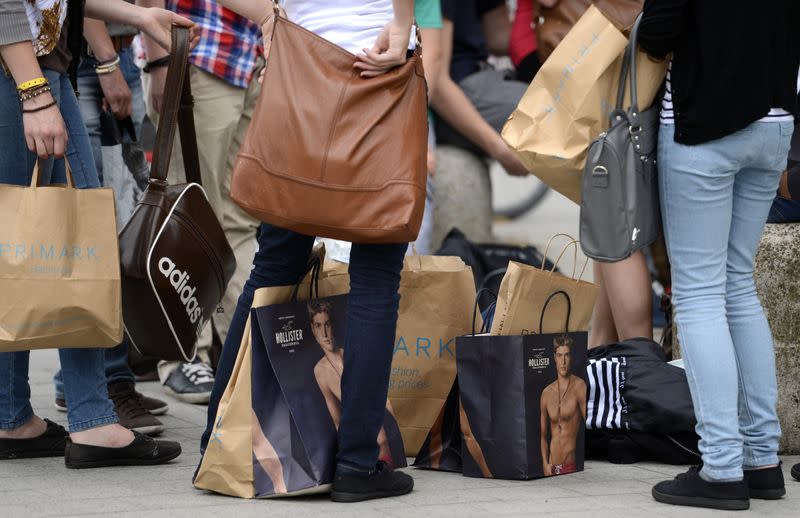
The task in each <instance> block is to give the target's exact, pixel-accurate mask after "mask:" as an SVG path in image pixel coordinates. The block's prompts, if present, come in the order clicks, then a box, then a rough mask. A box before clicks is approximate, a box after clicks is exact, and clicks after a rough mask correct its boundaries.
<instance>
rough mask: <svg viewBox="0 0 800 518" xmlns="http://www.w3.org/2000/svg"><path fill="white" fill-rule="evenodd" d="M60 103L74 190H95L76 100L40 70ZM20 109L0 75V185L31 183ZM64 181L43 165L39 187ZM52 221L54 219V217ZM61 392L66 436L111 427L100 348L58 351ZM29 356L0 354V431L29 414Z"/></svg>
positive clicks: (11, 85) (9, 82) (31, 159)
mask: <svg viewBox="0 0 800 518" xmlns="http://www.w3.org/2000/svg"><path fill="white" fill-rule="evenodd" d="M43 72H44V75H45V77H46V78H47V79H48V81H49V82H50V87H51V88H52V94H53V97H54V98H55V100H56V101H57V102H58V104H59V108H60V109H61V115H62V117H63V119H64V123H65V125H66V127H67V132H68V133H69V140H68V142H67V158H68V159H69V163H70V166H71V167H72V175H73V178H74V180H75V186H76V187H78V188H92V187H99V181H98V178H97V171H96V169H95V166H94V159H93V157H92V150H91V147H90V145H89V139H88V136H87V134H86V127H85V126H84V124H83V120H82V119H81V113H80V110H79V109H78V101H77V100H76V98H75V92H73V90H72V85H70V82H69V79H68V78H67V76H66V74H59V73H57V72H54V71H52V70H47V69H44V70H43ZM22 124H23V123H22V111H21V107H20V103H19V100H18V98H17V93H16V84H15V82H14V79H13V78H12V77H10V76H8V75H6V74H4V73H2V72H0V143H1V144H2V145H0V183H9V184H14V185H30V182H31V173H32V171H33V166H34V164H35V163H36V155H34V154H33V153H31V152H30V151H28V147H27V145H26V144H25V135H24V133H23V125H22ZM51 178H52V179H53V181H54V182H58V183H63V182H64V179H65V178H66V177H65V170H64V162H63V160H59V161H57V162H55V165H54V164H53V160H48V163H46V164H45V166H44V167H43V171H42V174H41V179H40V181H41V183H42V184H46V183H48V182H49V181H50V179H51ZM53 217H58V215H57V214H54V215H53ZM58 352H59V358H60V360H61V370H62V373H63V377H64V391H65V394H66V398H67V400H68V401H69V402H70V403H69V409H68V411H67V419H68V421H69V430H70V432H79V431H82V430H87V429H89V428H94V427H97V426H103V425H106V424H111V423H116V422H117V416H116V414H114V405H113V404H112V403H111V401H110V400H109V399H108V390H107V389H106V375H105V369H104V367H103V356H104V355H103V349H59V351H58ZM29 359H30V352H28V351H22V352H15V353H0V429H4V430H6V429H14V428H19V427H20V426H22V425H23V424H25V423H26V422H27V421H29V420H30V419H31V417H32V416H33V408H32V407H31V403H30V398H31V389H30V385H29V384H28V367H29Z"/></svg>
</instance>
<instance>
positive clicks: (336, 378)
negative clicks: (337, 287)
mask: <svg viewBox="0 0 800 518" xmlns="http://www.w3.org/2000/svg"><path fill="white" fill-rule="evenodd" d="M308 316H309V318H310V319H311V332H312V333H313V335H314V339H315V340H316V341H317V344H319V346H320V347H321V348H322V352H323V353H325V354H324V356H323V357H322V358H321V359H320V360H319V361H318V362H317V364H316V365H315V366H314V377H315V378H316V380H317V385H319V390H320V391H321V392H322V395H323V396H324V397H325V403H326V404H327V405H328V412H330V414H331V418H332V419H333V424H334V426H335V427H336V430H339V421H340V420H341V417H342V371H343V370H344V349H342V348H341V347H339V346H338V345H336V341H335V339H334V336H333V322H332V320H331V305H330V303H328V302H326V301H322V300H311V301H309V303H308ZM386 409H387V410H388V411H389V413H390V414H392V415H394V413H393V412H392V407H391V404H390V403H389V400H388V399H387V400H386ZM378 446H379V447H380V453H379V459H380V460H382V461H385V462H386V463H387V464H388V465H389V466H393V465H394V462H393V461H392V453H391V451H390V449H389V440H388V438H387V436H386V431H385V430H384V429H383V428H381V431H380V433H379V434H378Z"/></svg>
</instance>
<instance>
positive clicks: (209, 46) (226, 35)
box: [166, 0, 262, 88]
mask: <svg viewBox="0 0 800 518" xmlns="http://www.w3.org/2000/svg"><path fill="white" fill-rule="evenodd" d="M166 8H167V9H169V10H170V11H174V12H176V13H178V14H180V15H182V16H185V17H187V18H189V19H190V20H192V21H193V22H195V23H196V24H197V26H198V29H199V32H200V42H199V43H198V44H197V47H195V48H194V50H192V53H191V56H190V57H189V61H190V62H191V63H192V64H193V65H195V66H197V67H199V68H201V69H203V70H205V71H206V72H209V73H211V74H214V75H215V76H217V77H219V78H221V79H223V80H225V81H227V82H228V83H230V84H232V85H234V86H239V87H242V88H246V87H247V85H248V83H249V82H250V78H251V77H252V75H253V68H254V66H255V62H256V56H258V54H259V53H260V52H261V48H262V42H261V28H260V27H259V26H258V24H257V23H255V22H252V21H250V20H248V19H247V18H244V17H242V16H239V15H238V14H236V13H234V12H233V11H230V10H229V9H226V8H224V7H222V6H221V5H220V4H218V3H217V2H215V1H214V0H167V2H166Z"/></svg>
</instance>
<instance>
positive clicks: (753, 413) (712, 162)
mask: <svg viewBox="0 0 800 518" xmlns="http://www.w3.org/2000/svg"><path fill="white" fill-rule="evenodd" d="M792 129H793V125H792V123H791V122H781V123H777V122H772V123H764V122H756V123H754V124H751V125H750V126H748V127H747V128H745V129H743V130H741V131H738V132H736V133H734V134H733V135H729V136H727V137H724V138H721V139H719V140H715V141H713V142H709V143H706V144H701V145H697V146H684V145H681V144H678V143H676V142H675V141H674V140H673V139H674V134H675V133H674V132H675V129H674V126H672V125H662V126H661V131H660V134H659V138H658V159H659V165H660V168H659V184H660V189H661V210H662V215H663V219H664V231H665V236H666V241H667V250H668V252H669V256H670V261H671V264H672V289H673V299H672V300H673V304H674V306H675V321H676V322H677V324H678V334H679V337H680V342H681V350H682V352H683V357H684V360H685V365H686V374H687V378H688V380H689V387H690V389H691V392H692V401H693V402H694V408H695V414H696V416H697V428H696V430H697V433H698V435H699V436H700V451H701V453H702V455H703V472H704V473H705V474H706V475H707V476H709V477H711V478H713V479H716V480H724V479H741V478H742V470H743V468H744V469H747V468H752V467H758V466H766V465H770V464H777V463H778V441H779V439H780V436H781V429H780V424H779V422H778V416H777V413H776V404H777V381H776V375H775V353H774V350H773V344H772V334H771V332H770V329H769V324H768V323H767V319H766V317H765V316H764V310H763V309H762V307H761V302H760V301H759V299H758V296H757V295H756V288H755V284H754V281H753V262H754V259H755V254H756V249H757V247H758V243H759V239H760V237H761V233H762V232H763V230H764V224H765V222H766V221H767V214H768V213H769V209H770V204H771V203H772V199H773V197H774V196H775V191H776V189H777V188H778V181H779V178H780V174H781V171H782V170H783V168H784V166H785V165H786V156H787V153H788V151H789V140H790V138H791V135H792Z"/></svg>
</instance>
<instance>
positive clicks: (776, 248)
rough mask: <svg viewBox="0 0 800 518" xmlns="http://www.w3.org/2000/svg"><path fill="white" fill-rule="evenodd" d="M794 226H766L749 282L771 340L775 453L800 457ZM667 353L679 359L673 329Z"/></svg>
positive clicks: (799, 279) (798, 237)
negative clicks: (778, 432)
mask: <svg viewBox="0 0 800 518" xmlns="http://www.w3.org/2000/svg"><path fill="white" fill-rule="evenodd" d="M799 250H800V224H782V225H767V228H766V230H765V231H764V235H763V236H762V237H761V244H760V245H759V248H758V254H757V255H756V265H755V282H756V290H758V296H759V298H760V299H761V303H762V305H763V306H764V311H765V313H766V315H767V319H768V320H769V325H770V328H771V329H772V336H773V338H774V341H775V364H776V367H777V372H778V417H779V418H780V421H781V428H782V429H783V437H782V438H781V446H780V450H781V453H782V454H784V455H797V454H799V453H800V253H798V251H799ZM673 331H674V332H673V346H672V347H673V355H674V357H675V358H680V356H681V350H680V343H679V342H678V332H677V331H678V330H677V326H676V327H675V329H674V330H673Z"/></svg>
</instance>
